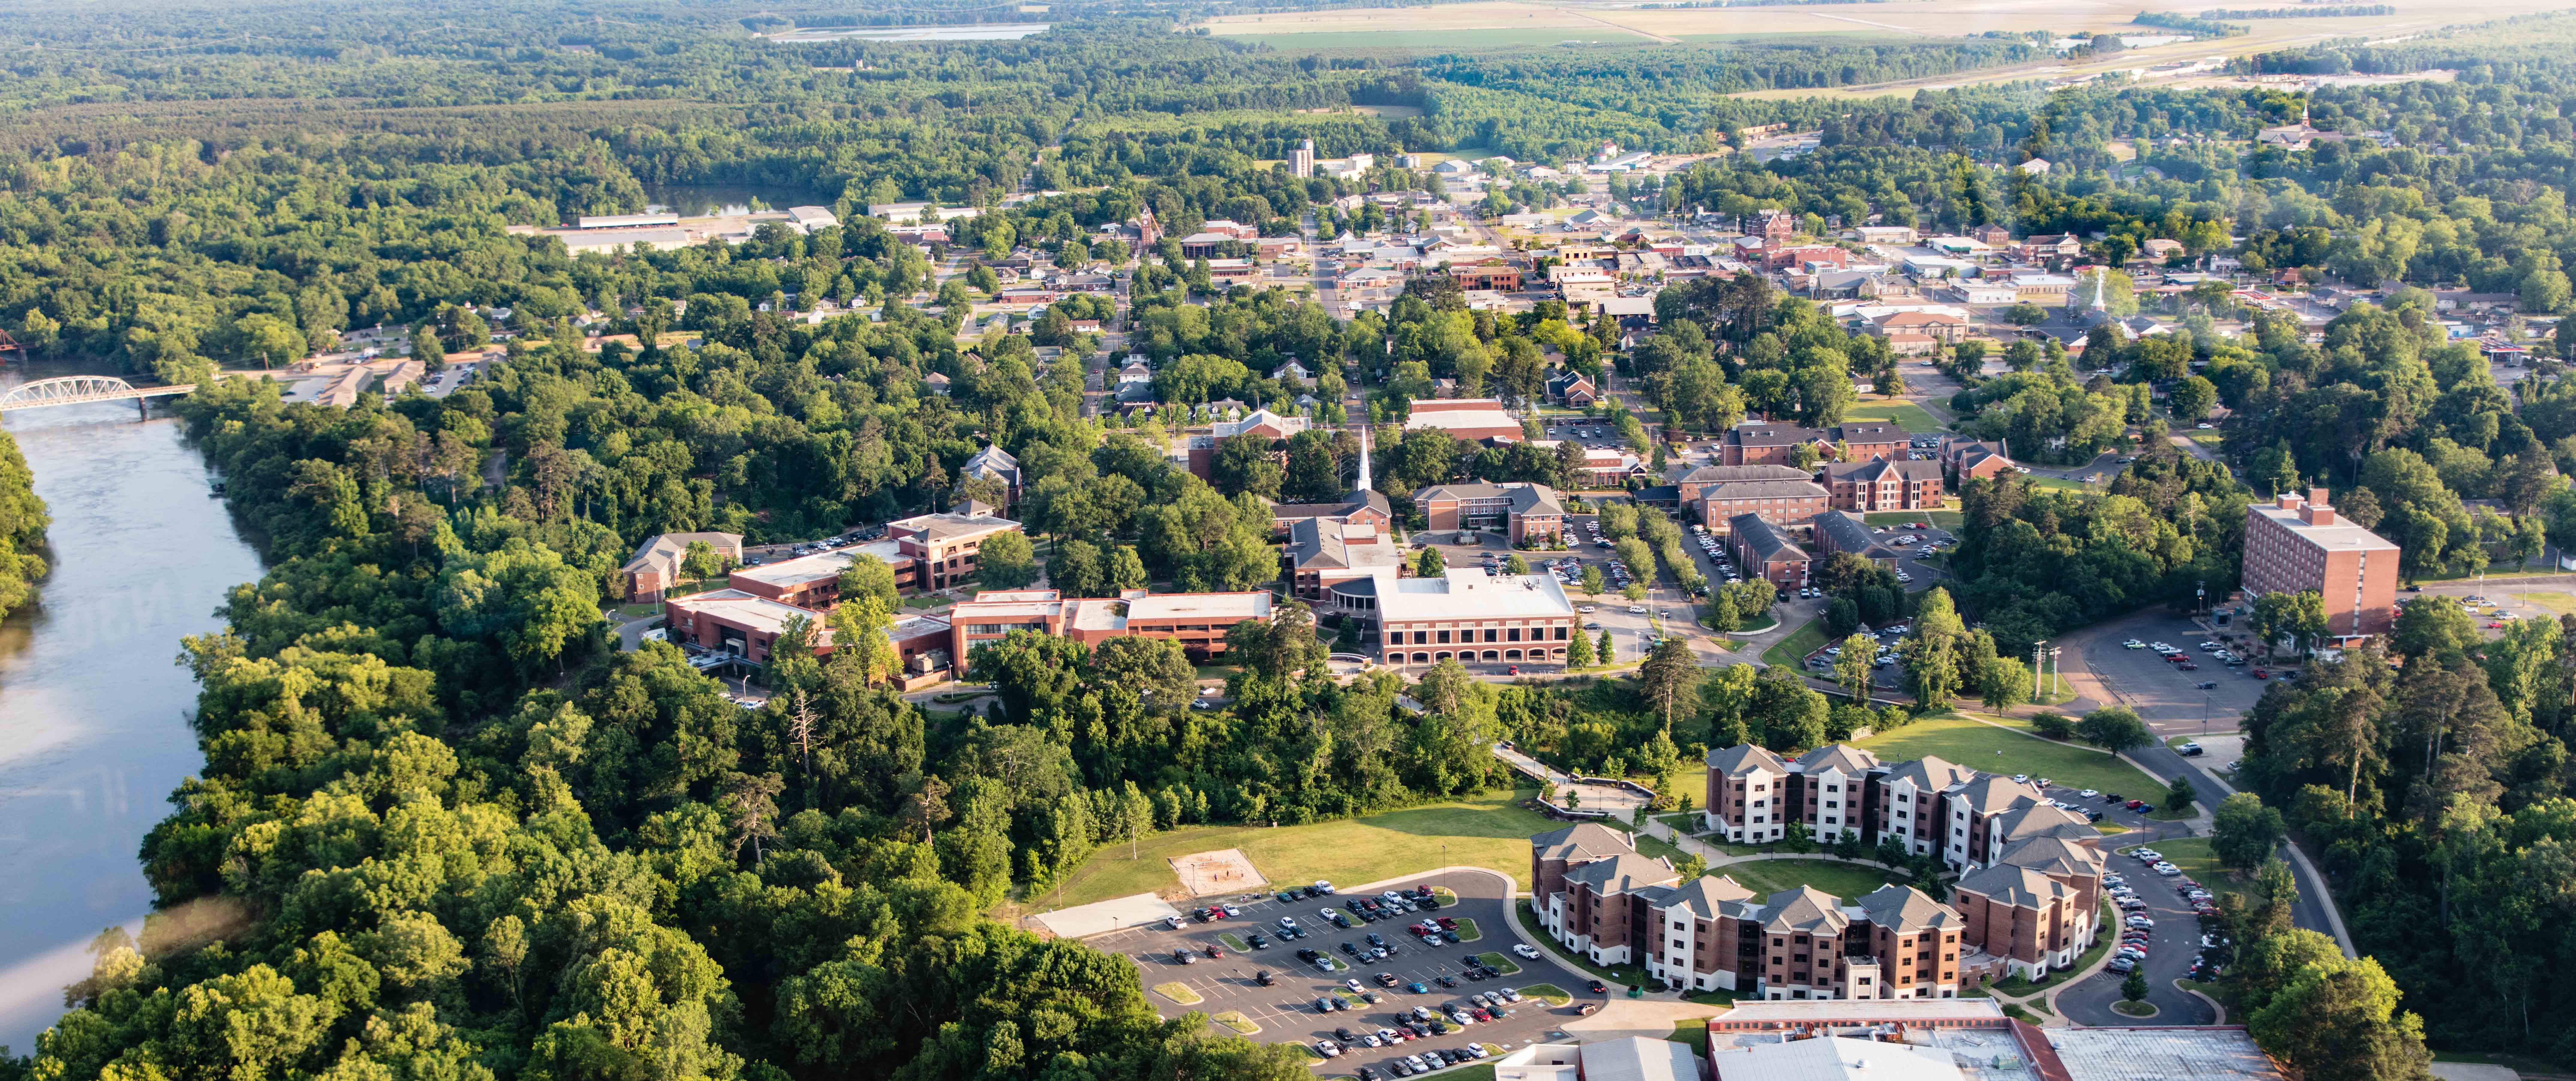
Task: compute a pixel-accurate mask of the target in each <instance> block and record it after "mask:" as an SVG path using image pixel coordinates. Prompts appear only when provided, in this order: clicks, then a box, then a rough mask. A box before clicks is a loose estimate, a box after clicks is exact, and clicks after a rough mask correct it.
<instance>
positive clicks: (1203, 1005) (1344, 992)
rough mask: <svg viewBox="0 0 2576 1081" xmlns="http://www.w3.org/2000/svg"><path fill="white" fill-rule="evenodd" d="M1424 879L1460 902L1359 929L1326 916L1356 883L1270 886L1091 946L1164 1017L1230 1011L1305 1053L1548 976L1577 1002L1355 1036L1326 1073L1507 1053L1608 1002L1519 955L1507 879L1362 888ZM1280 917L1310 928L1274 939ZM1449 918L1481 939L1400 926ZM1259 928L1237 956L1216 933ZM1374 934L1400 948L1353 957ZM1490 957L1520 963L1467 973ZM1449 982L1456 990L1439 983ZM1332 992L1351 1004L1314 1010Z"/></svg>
mask: <svg viewBox="0 0 2576 1081" xmlns="http://www.w3.org/2000/svg"><path fill="white" fill-rule="evenodd" d="M1426 884H1427V885H1430V886H1433V887H1435V888H1440V889H1447V890H1450V891H1452V892H1454V893H1455V894H1456V895H1457V897H1458V901H1457V903H1456V904H1453V905H1443V906H1442V907H1441V908H1440V909H1439V910H1438V911H1434V912H1422V913H1402V914H1399V915H1396V916H1393V917H1390V918H1387V919H1383V920H1380V921H1378V922H1376V923H1366V922H1361V921H1358V920H1353V924H1354V926H1352V927H1350V928H1348V929H1344V928H1340V927H1335V926H1334V925H1333V924H1332V923H1330V922H1329V921H1327V920H1326V919H1325V918H1324V911H1325V910H1327V909H1329V910H1331V911H1336V912H1343V913H1344V914H1345V915H1346V916H1347V915H1348V912H1347V909H1345V908H1344V906H1343V902H1346V901H1348V900H1349V899H1350V898H1351V897H1353V896H1355V895H1359V894H1360V893H1361V891H1360V890H1357V889H1354V890H1351V891H1346V892H1343V893H1340V894H1337V895H1335V896H1331V897H1314V898H1300V899H1299V900H1298V902H1297V903H1296V904H1294V905H1290V904H1285V903H1282V902H1280V901H1279V900H1278V899H1277V897H1276V896H1275V895H1272V894H1255V895H1249V896H1247V897H1245V898H1242V899H1238V900H1236V901H1235V902H1234V903H1235V904H1236V907H1237V908H1238V910H1239V911H1240V913H1241V914H1240V915H1239V916H1237V917H1234V918H1231V919H1225V920H1219V921H1216V922H1212V923H1198V922H1195V921H1192V920H1190V919H1189V918H1188V917H1187V916H1184V917H1183V920H1182V924H1181V929H1180V930H1177V931H1174V930H1167V929H1165V928H1163V927H1161V926H1155V927H1150V928H1139V929H1135V930H1129V931H1120V932H1116V933H1114V934H1109V935H1103V936H1100V937H1097V938H1093V939H1090V940H1089V943H1090V944H1091V945H1092V946H1093V947H1095V948H1097V949H1100V950H1104V951H1108V952H1113V953H1122V954H1125V955H1127V956H1128V957H1130V958H1133V959H1134V960H1135V961H1136V964H1137V967H1138V968H1139V969H1141V970H1142V971H1143V980H1144V984H1145V986H1146V987H1147V988H1148V989H1149V993H1148V995H1147V998H1148V999H1150V1000H1151V1001H1152V1002H1153V1003H1154V1007H1155V1009H1157V1010H1159V1011H1161V1013H1162V1014H1163V1016H1165V1017H1178V1016H1180V1015H1181V1014H1183V1013H1187V1012H1189V1011H1192V1010H1196V1011H1198V1012H1201V1013H1205V1014H1208V1015H1211V1016H1214V1015H1217V1014H1220V1013H1224V1012H1227V1011H1234V1012H1238V1013H1241V1014H1242V1015H1243V1017H1244V1019H1245V1020H1247V1021H1249V1022H1251V1023H1252V1024H1254V1025H1257V1026H1259V1027H1260V1031H1259V1032H1258V1033H1256V1034H1254V1035H1253V1036H1252V1038H1253V1039H1255V1040H1259V1041H1261V1042H1264V1043H1302V1044H1304V1045H1305V1046H1306V1047H1308V1048H1309V1049H1312V1048H1314V1047H1315V1045H1316V1041H1318V1040H1332V1041H1334V1042H1335V1043H1336V1044H1337V1045H1338V1044H1342V1043H1343V1042H1344V1041H1342V1039H1341V1038H1340V1037H1339V1036H1338V1035H1337V1034H1336V1030H1338V1029H1348V1030H1350V1032H1351V1034H1352V1036H1354V1037H1358V1036H1361V1035H1363V1034H1370V1035H1373V1034H1375V1033H1377V1032H1378V1030H1380V1029H1400V1028H1401V1024H1400V1022H1399V1019H1398V1016H1397V1015H1398V1014H1399V1013H1400V1012H1406V1011H1410V1010H1412V1009H1413V1008H1414V1007H1417V1006H1421V1007H1428V1008H1430V1009H1431V1010H1433V1011H1435V1012H1437V1011H1439V1010H1440V1009H1441V1008H1442V1007H1443V1006H1445V1005H1450V1004H1458V1003H1463V1002H1464V1001H1466V1000H1467V998H1468V997H1469V996H1471V995H1475V994H1478V993H1481V992H1488V991H1494V990H1498V989H1501V988H1505V987H1509V988H1515V989H1518V988H1525V987H1531V986H1535V985H1541V984H1545V985H1550V986H1553V987H1555V988H1557V989H1559V990H1562V991H1565V992H1567V993H1569V994H1571V995H1573V996H1574V1001H1573V1003H1572V1004H1571V1005H1568V1006H1563V1007H1552V1006H1549V1005H1548V1004H1546V1003H1544V1002H1541V1001H1539V1000H1538V999H1536V998H1532V997H1524V998H1522V1000H1521V1001H1519V1002H1517V1003H1510V1004H1508V1005H1506V1007H1505V1008H1506V1009H1509V1010H1510V1011H1511V1015H1510V1016H1509V1017H1504V1018H1501V1019H1499V1020H1495V1021H1491V1022H1478V1023H1474V1024H1470V1025H1468V1026H1465V1027H1464V1028H1463V1029H1460V1028H1458V1027H1456V1026H1452V1028H1451V1031H1450V1032H1449V1033H1448V1034H1447V1035H1434V1036H1431V1037H1428V1038H1420V1039H1414V1038H1408V1039H1407V1040H1406V1041H1405V1042H1402V1043H1397V1044H1394V1045H1392V1046H1385V1047H1375V1048H1372V1047H1368V1046H1365V1043H1364V1042H1362V1041H1358V1040H1353V1041H1351V1042H1350V1043H1349V1046H1347V1048H1346V1049H1345V1050H1344V1051H1343V1052H1342V1054H1341V1055H1340V1056H1338V1057H1337V1058H1335V1059H1333V1060H1332V1064H1331V1067H1330V1071H1331V1072H1332V1073H1333V1074H1337V1075H1338V1074H1351V1073H1354V1072H1355V1071H1356V1070H1357V1068H1358V1067H1360V1066H1371V1067H1374V1068H1376V1069H1377V1070H1378V1071H1379V1073H1380V1075H1381V1076H1393V1071H1392V1070H1390V1069H1389V1064H1391V1063H1393V1062H1395V1061H1396V1060H1398V1059H1402V1058H1404V1057H1406V1056H1408V1055H1413V1054H1418V1053H1420V1052H1422V1051H1423V1050H1425V1049H1426V1048H1439V1049H1444V1050H1445V1049H1459V1048H1465V1047H1467V1046H1468V1045H1469V1044H1471V1043H1479V1044H1487V1045H1491V1046H1492V1047H1494V1048H1499V1049H1501V1050H1502V1051H1510V1050H1512V1049H1515V1048H1519V1047H1522V1046H1525V1045H1528V1044H1531V1043H1536V1042H1541V1041H1544V1040H1548V1039H1551V1038H1555V1037H1556V1036H1560V1035H1562V1034H1561V1032H1560V1031H1559V1026H1561V1025H1563V1024H1564V1022H1565V1021H1566V1020H1568V1019H1570V1018H1572V1017H1574V1016H1575V1015H1576V1011H1577V1010H1578V1009H1579V1008H1580V1007H1581V1005H1582V1004H1583V1003H1585V1002H1598V1001H1601V996H1599V995H1593V994H1589V993H1587V991H1586V987H1587V985H1588V984H1589V983H1590V977H1586V976H1580V975H1578V974H1576V973H1574V972H1571V971H1568V970H1566V969H1565V968H1563V967H1560V966H1559V965H1557V964H1555V963H1554V962H1552V961H1549V960H1547V959H1546V958H1547V955H1546V954H1545V953H1544V952H1542V953H1541V954H1540V955H1539V957H1538V958H1535V959H1533V958H1526V957H1521V956H1518V955H1516V954H1515V953H1514V952H1513V949H1512V947H1513V946H1514V945H1515V944H1517V943H1519V942H1520V939H1519V938H1518V937H1517V936H1516V935H1514V934H1513V933H1512V930H1511V923H1510V921H1511V913H1510V911H1509V909H1508V907H1507V906H1508V905H1509V903H1510V901H1509V898H1508V897H1507V896H1506V894H1505V890H1506V887H1507V885H1508V883H1507V882H1506V881H1505V880H1504V879H1501V878H1498V877H1496V876H1494V875H1492V874H1486V873H1478V872H1445V873H1438V874H1427V875H1423V876H1420V877H1417V878H1407V879H1403V880H1401V881H1398V882H1394V883H1390V884H1387V885H1384V886H1380V887H1377V888H1375V889H1371V890H1368V891H1367V893H1368V894H1369V895H1374V894H1376V893H1377V892H1378V891H1379V890H1384V889H1404V890H1410V889H1412V888H1413V887H1415V886H1417V885H1426ZM1204 900H1206V899H1202V901H1204ZM1180 907H1181V908H1182V910H1183V911H1184V912H1188V911H1189V910H1191V909H1194V908H1196V907H1198V904H1197V903H1186V904H1182V905H1181V906H1180ZM1282 916H1286V917H1289V918H1292V919H1295V920H1296V921H1297V923H1298V925H1299V926H1300V927H1302V928H1303V929H1305V931H1306V932H1307V935H1306V937H1304V938H1293V939H1289V940H1286V941H1279V940H1277V935H1278V930H1279V919H1280V917H1282ZM1443 916H1446V917H1451V918H1455V919H1458V920H1460V921H1462V922H1461V930H1462V932H1463V931H1464V929H1465V927H1466V926H1467V924H1469V923H1472V925H1473V928H1474V931H1475V934H1474V936H1473V937H1469V936H1467V935H1465V934H1463V933H1462V935H1461V937H1462V939H1466V941H1462V942H1460V943H1459V944H1457V945H1443V946H1441V947H1439V948H1437V949H1434V948H1431V947H1428V946H1424V945H1422V944H1421V943H1420V942H1419V941H1417V940H1416V939H1415V938H1414V937H1413V935H1411V934H1410V933H1408V932H1406V930H1405V928H1406V926H1407V925H1410V924H1412V923H1414V922H1416V921H1419V920H1422V919H1425V918H1438V917H1443ZM1254 932H1262V933H1263V934H1264V936H1265V937H1266V938H1268V939H1270V940H1271V941H1270V944H1269V946H1268V948H1267V949H1259V950H1253V951H1250V952H1249V953H1242V952H1238V951H1237V950H1235V949H1234V948H1233V947H1232V946H1230V945H1227V944H1226V943H1224V942H1223V941H1222V940H1221V936H1225V935H1232V936H1233V937H1235V938H1236V939H1237V940H1239V941H1245V942H1248V941H1249V939H1250V936H1251V935H1252V934H1253V933H1254ZM1370 934H1376V935H1377V936H1379V938H1380V939H1382V940H1383V941H1384V942H1386V943H1387V944H1388V945H1390V946H1392V947H1393V948H1394V950H1395V953H1394V955H1393V956H1390V957H1386V958H1384V959H1382V960H1377V961H1369V962H1364V963H1357V964H1354V958H1353V956H1352V955H1351V954H1350V953H1349V952H1346V951H1345V950H1344V949H1343V946H1344V945H1345V944H1348V945H1349V946H1351V947H1352V948H1353V949H1356V950H1363V951H1364V950H1366V949H1367V948H1368V939H1367V936H1368V935H1370ZM1210 947H1215V948H1216V949H1218V950H1219V951H1220V952H1222V953H1223V954H1224V956H1222V957H1216V958H1211V957H1209V956H1208V955H1207V951H1208V949H1209V948H1210ZM1301 948H1302V949H1313V950H1316V951H1319V952H1320V953H1322V954H1323V955H1324V956H1327V957H1330V958H1332V959H1333V960H1334V961H1335V962H1336V965H1337V967H1336V968H1335V970H1334V971H1333V972H1331V973H1330V974H1327V973H1324V972H1321V971H1318V970H1317V969H1316V968H1315V966H1314V965H1312V964H1310V963H1307V962H1304V961H1301V960H1299V959H1298V957H1297V956H1296V951H1297V950H1299V949H1301ZM1175 950H1182V951H1187V952H1189V953H1190V954H1191V955H1193V956H1195V957H1196V958H1197V960H1195V961H1194V962H1193V963H1189V964H1182V963H1179V962H1177V961H1175V960H1174V959H1173V951H1175ZM1489 953H1499V954H1501V955H1502V957H1503V959H1506V960H1508V961H1509V962H1510V964H1511V965H1514V966H1517V967H1518V969H1519V971H1517V972H1515V971H1512V970H1511V969H1510V968H1505V969H1503V975H1501V976H1499V977H1496V978H1490V979H1470V978H1469V977H1468V975H1467V973H1468V971H1469V969H1470V967H1471V966H1470V964H1469V959H1470V958H1472V957H1475V956H1476V955H1479V954H1489ZM1263 972H1267V973H1269V974H1270V976H1271V978H1272V980H1273V981H1274V982H1273V984H1272V986H1268V987H1264V986H1262V985H1261V983H1260V980H1259V974H1260V973H1263ZM1379 973H1386V974H1388V975H1390V976H1392V977H1393V978H1394V980H1395V984H1394V986H1392V987H1387V986H1381V985H1380V983H1379V981H1378V979H1377V975H1378V974H1379ZM1346 980H1357V981H1359V987H1360V990H1358V991H1353V990H1352V989H1351V988H1350V987H1349V986H1347V985H1346V984H1345V982H1344V981H1346ZM1443 980H1447V981H1448V982H1449V984H1451V985H1454V986H1444V985H1443V984H1442V982H1441V981H1443ZM1167 983H1178V984H1180V985H1182V986H1183V987H1186V988H1188V989H1189V991H1190V992H1191V993H1193V994H1196V995H1198V996H1200V998H1201V999H1203V1001H1201V1002H1197V1003H1192V1004H1189V1005H1181V1004H1178V1003H1175V1002H1172V1001H1170V1000H1169V999H1167V998H1165V997H1164V996H1162V995H1159V994H1153V993H1150V992H1151V989H1152V988H1155V987H1158V986H1160V985H1163V984H1167ZM1414 984H1420V985H1421V986H1422V988H1423V990H1422V991H1420V992H1416V991H1413V990H1411V989H1410V987H1411V986H1412V985H1414ZM1372 995H1373V996H1375V997H1376V998H1377V999H1378V1001H1375V1002H1370V1001H1366V999H1365V997H1364V996H1372ZM1326 997H1330V998H1334V999H1335V1000H1337V1001H1340V1002H1344V1003H1347V1004H1348V1006H1349V1008H1348V1009H1346V1010H1336V1011H1334V1012H1331V1013H1321V1012H1318V1011H1317V1009H1316V1006H1315V1002H1316V1000H1317V999H1319V998H1326ZM1408 1036H1409V1034H1408ZM1484 1061H1491V1059H1490V1058H1488V1059H1485V1060H1484Z"/></svg>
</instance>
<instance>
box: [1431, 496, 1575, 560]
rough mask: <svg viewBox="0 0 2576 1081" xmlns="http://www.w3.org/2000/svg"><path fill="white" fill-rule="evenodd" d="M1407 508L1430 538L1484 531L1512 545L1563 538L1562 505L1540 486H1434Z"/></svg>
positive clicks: (1563, 509)
mask: <svg viewBox="0 0 2576 1081" xmlns="http://www.w3.org/2000/svg"><path fill="white" fill-rule="evenodd" d="M1413 503H1414V506H1416V507H1418V508H1420V509H1421V511H1422V515H1423V521H1424V525H1425V526H1426V527H1427V528H1428V529H1429V530H1430V531H1431V532H1434V533H1452V532H1456V531H1459V530H1489V531H1492V532H1498V533H1502V534H1503V535H1504V536H1506V537H1508V538H1510V540H1511V542H1512V543H1513V544H1514V545H1522V544H1527V543H1529V542H1531V541H1535V540H1540V539H1547V540H1561V539H1563V538H1564V536H1565V504H1563V503H1561V502H1559V501H1558V500H1557V498H1556V489H1554V488H1550V487H1548V486H1547V485H1544V484H1529V483H1525V482H1518V481H1515V482H1512V483H1509V484H1486V483H1483V482H1477V483H1473V484H1440V485H1434V486H1432V487H1429V488H1425V489H1423V490H1421V491H1420V492H1417V493H1415V494H1414V497H1413Z"/></svg>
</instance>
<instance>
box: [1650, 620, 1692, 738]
mask: <svg viewBox="0 0 2576 1081" xmlns="http://www.w3.org/2000/svg"><path fill="white" fill-rule="evenodd" d="M1637 683H1638V689H1639V690H1640V691H1641V692H1643V693H1644V695H1645V697H1646V702H1647V703H1648V704H1649V705H1651V706H1653V707H1654V708H1655V711H1656V712H1657V714H1659V715H1660V716H1661V717H1662V719H1663V722H1664V726H1663V731H1664V734H1665V735H1667V736H1669V735H1670V734H1671V733H1672V730H1673V714H1674V712H1675V711H1676V710H1685V711H1690V703H1689V702H1688V701H1687V700H1686V699H1687V697H1688V696H1689V695H1690V694H1691V693H1692V692H1693V691H1694V690H1695V689H1696V688H1697V687H1698V684H1699V658H1697V657H1695V656H1692V655H1691V649H1690V646H1689V645H1688V644H1686V643H1684V642H1683V641H1682V640H1681V639H1679V638H1667V639H1664V640H1663V641H1661V642H1658V643H1655V649H1654V651H1653V652H1652V653H1649V654H1647V655H1646V660H1645V663H1644V664H1643V665H1642V666H1640V667H1639V668H1638V669H1637Z"/></svg>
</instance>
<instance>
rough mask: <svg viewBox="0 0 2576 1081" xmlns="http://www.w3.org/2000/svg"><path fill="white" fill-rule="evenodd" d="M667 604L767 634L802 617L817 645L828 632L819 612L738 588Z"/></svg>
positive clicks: (776, 632)
mask: <svg viewBox="0 0 2576 1081" xmlns="http://www.w3.org/2000/svg"><path fill="white" fill-rule="evenodd" d="M669 603H670V604H672V605H673V606H675V607H678V608H681V609H684V610H687V611H692V612H699V613H703V614H705V615H710V616H715V617H717V618H719V619H725V620H730V621H732V622H734V623H739V624H741V625H743V626H745V627H749V628H751V629H753V630H756V631H762V632H765V633H769V634H780V633H783V632H785V631H786V630H787V621H788V620H791V619H799V618H801V619H803V620H805V621H806V622H807V623H810V624H812V625H813V628H814V641H815V643H816V644H821V643H822V641H823V640H824V638H823V636H824V635H825V634H828V633H830V630H829V628H828V627H826V626H825V625H824V622H823V617H821V616H819V615H816V614H814V613H812V612H809V611H806V610H805V609H802V608H798V607H796V606H795V605H792V604H782V603H780V602H778V601H773V600H770V599H769V598H767V597H755V596H753V595H751V594H749V593H745V592H743V591H741V590H739V589H719V590H714V591H712V592H707V593H700V594H698V595H696V596H693V597H680V598H677V599H675V600H672V601H671V602H669Z"/></svg>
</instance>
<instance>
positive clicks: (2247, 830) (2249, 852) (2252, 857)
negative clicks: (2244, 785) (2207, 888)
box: [2209, 792, 2288, 871]
mask: <svg viewBox="0 0 2576 1081" xmlns="http://www.w3.org/2000/svg"><path fill="white" fill-rule="evenodd" d="M2287 835H2288V829H2287V827H2285V826H2284V825H2283V824H2282V822H2281V812H2279V811H2277V810H2274V809H2272V808H2270V807H2266V806H2263V797H2261V796H2257V795H2255V794H2254V793H2252V792H2237V793H2233V794H2231V795H2229V796H2228V797H2227V798H2226V799H2223V800H2220V801H2218V810H2217V811H2216V812H2214V815H2213V820H2212V823H2211V827H2210V836H2209V848H2210V851H2211V853H2212V854H2214V855H2216V856H2217V857H2218V862H2220V863H2223V864H2226V865H2227V866H2229V867H2233V868H2235V869H2237V870H2239V871H2251V870H2254V869H2255V868H2257V867H2260V866H2262V865H2263V861H2264V860H2267V859H2270V858H2272V850H2273V849H2274V848H2277V847H2279V845H2280V843H2281V839H2282V838H2283V837H2284V836H2287Z"/></svg>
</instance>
